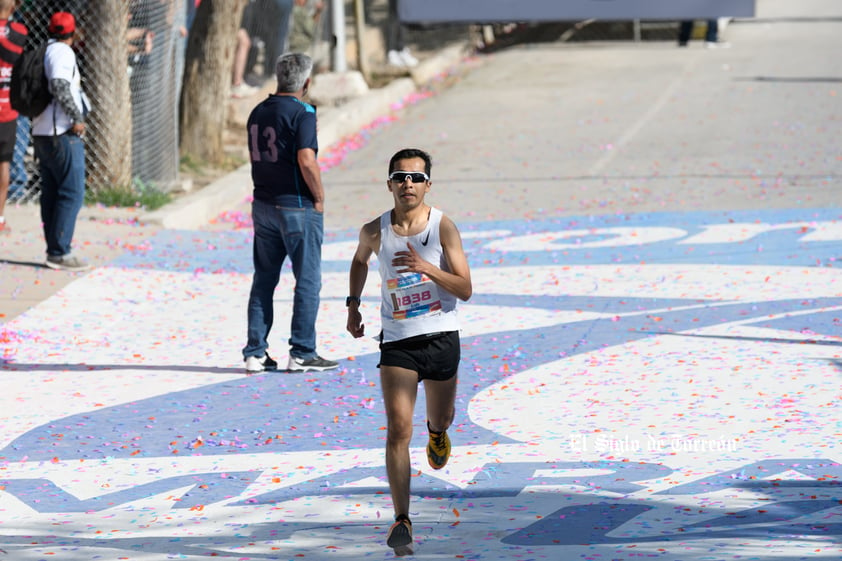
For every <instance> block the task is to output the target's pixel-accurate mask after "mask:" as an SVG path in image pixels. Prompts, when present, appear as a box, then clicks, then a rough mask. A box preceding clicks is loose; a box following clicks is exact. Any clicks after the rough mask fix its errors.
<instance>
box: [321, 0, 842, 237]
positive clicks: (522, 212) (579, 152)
mask: <svg viewBox="0 0 842 561" xmlns="http://www.w3.org/2000/svg"><path fill="white" fill-rule="evenodd" d="M840 31H842V5H840V4H839V3H838V2H834V1H833V0H810V1H807V2H798V3H794V2H787V1H780V0H765V1H761V2H759V3H758V18H757V19H755V20H740V21H735V22H732V23H731V24H730V25H729V26H728V27H727V28H726V30H725V31H724V33H723V37H724V39H726V40H727V41H728V42H729V43H730V45H731V46H730V48H727V49H705V48H703V46H702V42H701V41H699V40H696V41H694V42H691V44H690V46H689V47H688V48H685V49H680V48H678V47H677V46H676V45H675V44H673V43H668V42H656V43H648V42H645V43H639V44H635V43H625V42H624V43H616V42H610V43H609V42H604V43H559V42H556V43H546V44H529V45H520V46H513V47H511V48H509V49H506V50H504V51H500V52H497V53H495V54H493V55H490V56H488V57H484V58H483V59H481V60H476V61H475V62H474V63H473V68H470V67H471V64H470V63H469V64H468V67H469V68H470V70H469V71H468V72H467V73H464V74H462V75H461V76H460V77H458V78H456V82H455V84H454V85H453V86H452V87H450V88H447V89H444V90H443V91H440V92H439V93H437V94H436V95H435V96H433V97H432V98H430V99H427V100H424V101H422V102H420V103H417V104H414V105H412V106H410V107H408V108H407V109H406V110H405V111H404V112H403V114H402V115H401V116H400V119H399V120H398V121H397V122H393V123H390V124H389V125H387V126H384V127H381V128H379V129H377V130H376V131H374V132H373V133H372V134H371V135H370V138H368V140H367V143H366V144H365V145H363V146H362V147H360V148H358V149H356V150H354V151H352V152H350V153H349V154H348V155H347V157H346V159H345V160H344V162H343V163H342V165H340V166H337V167H334V168H333V169H331V170H329V171H328V172H327V173H326V174H325V184H326V186H327V189H328V195H329V197H330V199H329V200H328V207H327V208H328V213H329V215H328V224H329V225H330V226H333V227H338V228H343V227H354V226H357V225H358V224H359V223H360V222H361V218H362V217H363V216H368V215H370V214H371V210H372V207H375V208H376V207H380V206H383V205H387V206H388V205H389V204H390V200H389V197H388V193H387V192H386V188H385V177H386V170H387V165H388V160H389V157H390V156H391V155H392V154H393V153H394V152H395V151H396V150H397V149H399V148H402V147H405V146H415V147H420V148H424V149H426V150H427V151H429V152H430V153H431V154H432V156H433V160H434V166H433V174H432V177H433V188H432V192H431V196H430V197H429V201H430V202H431V203H433V204H435V205H438V206H440V207H441V208H443V209H444V210H445V212H447V213H448V214H450V215H451V216H452V217H454V218H455V219H456V220H457V221H460V222H464V221H476V220H487V219H506V218H530V217H552V216H563V215H580V214H601V213H610V214H614V213H639V212H653V211H682V210H725V209H729V210H735V209H764V208H812V207H826V206H835V205H837V204H838V201H839V199H838V195H837V192H836V191H837V190H836V184H837V182H838V181H839V177H840V174H842V159H840V154H842V145H841V143H840V135H839V129H840V107H842V100H840V96H842V91H840V85H841V84H842V58H840V57H839V56H838V53H839V50H840V46H842V44H840V39H839V37H840Z"/></svg>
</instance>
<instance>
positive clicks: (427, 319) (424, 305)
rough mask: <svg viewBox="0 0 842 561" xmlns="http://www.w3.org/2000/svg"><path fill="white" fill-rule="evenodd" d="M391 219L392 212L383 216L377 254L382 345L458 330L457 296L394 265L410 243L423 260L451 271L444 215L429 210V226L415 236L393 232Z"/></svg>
mask: <svg viewBox="0 0 842 561" xmlns="http://www.w3.org/2000/svg"><path fill="white" fill-rule="evenodd" d="M391 216H392V211H391V210H389V211H386V212H384V213H383V214H382V215H381V216H380V252H379V253H378V254H377V261H378V263H379V267H380V279H381V287H380V294H381V305H380V318H381V320H382V325H383V342H384V343H388V342H390V341H400V340H401V339H407V338H409V337H415V336H417V335H426V334H429V333H438V332H441V331H458V330H459V321H458V318H457V317H456V297H455V296H454V295H453V294H451V293H449V292H447V291H446V290H444V289H443V288H440V287H439V286H437V285H436V283H434V282H433V281H432V280H430V279H429V278H427V276H426V275H421V274H420V273H402V274H398V273H397V269H396V268H395V267H393V266H392V259H393V258H394V256H395V253H396V252H398V251H406V250H407V247H406V244H407V243H410V244H412V247H413V248H415V251H417V252H418V254H419V255H420V256H421V258H422V259H424V260H425V261H428V262H430V263H432V264H433V265H437V266H438V267H439V268H440V269H442V270H443V271H448V272H450V270H449V269H448V267H447V261H446V260H445V258H444V252H443V251H442V247H441V238H440V236H439V226H440V224H441V217H442V212H441V211H440V210H439V209H437V208H430V218H429V220H428V221H427V227H426V228H424V231H423V232H421V233H420V234H415V235H414V236H399V235H397V234H396V233H395V231H394V229H392V218H391Z"/></svg>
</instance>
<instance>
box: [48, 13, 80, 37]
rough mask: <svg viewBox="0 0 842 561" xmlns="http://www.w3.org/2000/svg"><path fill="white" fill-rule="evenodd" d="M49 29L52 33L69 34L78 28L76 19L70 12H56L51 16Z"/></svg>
mask: <svg viewBox="0 0 842 561" xmlns="http://www.w3.org/2000/svg"><path fill="white" fill-rule="evenodd" d="M47 30H48V31H49V32H50V33H51V34H52V35H69V34H71V33H73V32H74V31H75V30H76V19H75V18H74V17H73V14H71V13H68V12H56V13H54V14H53V17H51V18H50V26H49V27H48V28H47Z"/></svg>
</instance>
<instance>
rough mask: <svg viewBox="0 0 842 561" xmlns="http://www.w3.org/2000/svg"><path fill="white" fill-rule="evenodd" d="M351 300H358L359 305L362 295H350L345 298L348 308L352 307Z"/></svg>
mask: <svg viewBox="0 0 842 561" xmlns="http://www.w3.org/2000/svg"><path fill="white" fill-rule="evenodd" d="M351 302H356V303H357V306H359V305H360V297H359V296H348V297H347V298H345V307H346V308H347V307H350V306H351Z"/></svg>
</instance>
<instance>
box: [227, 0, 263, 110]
mask: <svg viewBox="0 0 842 561" xmlns="http://www.w3.org/2000/svg"><path fill="white" fill-rule="evenodd" d="M258 17H259V15H258V13H257V3H256V2H255V1H254V0H249V2H248V4H246V6H245V8H243V16H242V17H241V18H240V28H239V29H238V30H237V47H236V48H235V49H234V66H233V68H232V69H231V97H233V98H235V99H240V98H243V97H249V96H252V95H254V94H255V93H257V88H255V87H254V86H251V85H249V84H247V83H246V81H245V74H246V65H247V64H248V60H249V51H250V50H251V36H250V34H249V30H250V29H254V27H255V22H256V21H257V18H258Z"/></svg>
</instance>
